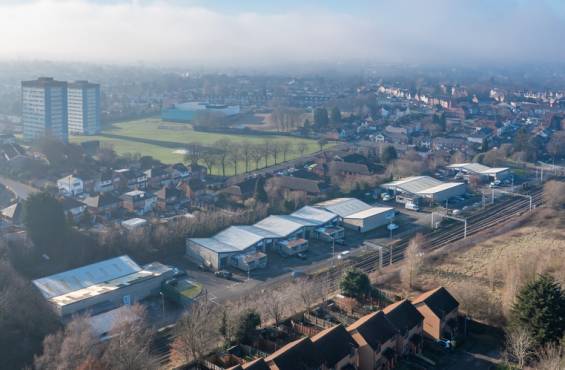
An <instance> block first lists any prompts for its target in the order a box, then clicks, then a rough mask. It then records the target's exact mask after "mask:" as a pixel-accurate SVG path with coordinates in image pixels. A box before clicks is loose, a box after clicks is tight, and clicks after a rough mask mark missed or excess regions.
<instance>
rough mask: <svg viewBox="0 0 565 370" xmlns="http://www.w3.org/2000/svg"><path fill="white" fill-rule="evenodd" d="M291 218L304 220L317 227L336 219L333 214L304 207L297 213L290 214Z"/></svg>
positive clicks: (319, 209)
mask: <svg viewBox="0 0 565 370" xmlns="http://www.w3.org/2000/svg"><path fill="white" fill-rule="evenodd" d="M291 216H293V217H297V218H301V219H305V220H308V221H310V222H312V223H317V224H318V225H322V224H325V223H326V222H330V221H331V220H333V219H334V218H336V217H337V215H336V214H334V213H331V212H328V211H326V210H323V209H321V208H316V207H312V206H304V207H302V208H300V209H299V210H298V211H295V212H293V213H291Z"/></svg>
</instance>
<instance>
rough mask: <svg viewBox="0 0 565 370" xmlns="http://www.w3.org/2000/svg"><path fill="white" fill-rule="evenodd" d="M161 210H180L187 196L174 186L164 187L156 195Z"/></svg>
mask: <svg viewBox="0 0 565 370" xmlns="http://www.w3.org/2000/svg"><path fill="white" fill-rule="evenodd" d="M155 195H156V196H157V207H158V208H159V209H172V208H178V207H179V206H180V205H182V203H183V202H184V201H185V194H184V192H183V191H182V190H180V189H177V188H176V187H174V186H163V187H162V188H161V190H159V191H158V192H156V193H155Z"/></svg>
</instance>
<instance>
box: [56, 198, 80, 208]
mask: <svg viewBox="0 0 565 370" xmlns="http://www.w3.org/2000/svg"><path fill="white" fill-rule="evenodd" d="M60 202H61V204H62V205H63V210H65V211H70V210H71V209H75V208H79V207H84V206H85V204H84V203H82V202H79V201H78V200H76V199H75V198H70V197H63V199H61V200H60Z"/></svg>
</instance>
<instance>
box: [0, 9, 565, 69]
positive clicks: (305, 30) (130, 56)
mask: <svg viewBox="0 0 565 370" xmlns="http://www.w3.org/2000/svg"><path fill="white" fill-rule="evenodd" d="M364 9H365V10H366V11H365V12H355V13H344V12H340V11H338V10H336V9H333V10H332V9H331V8H312V7H310V8H300V7H295V8H293V9H290V10H289V11H286V12H277V13H274V12H271V13H268V12H239V13H233V12H227V11H224V12H222V10H221V9H218V8H209V7H205V6H202V5H188V4H186V3H184V4H183V3H180V2H171V1H158V0H157V1H150V0H149V1H143V2H142V1H113V2H106V3H100V2H93V1H86V0H35V1H33V0H32V1H27V2H12V1H10V2H2V0H0V35H2V36H1V37H0V58H4V59H14V58H24V59H48V60H70V61H91V62H111V63H134V62H138V61H143V62H146V63H154V64H161V65H167V64H168V65H170V64H174V65H204V66H208V65H209V66H215V67H230V66H232V67H242V66H248V67H252V68H253V67H265V66H270V65H276V66H284V65H287V64H288V65H290V64H314V63H353V62H367V61H377V62H410V63H451V62H464V61H470V62H490V61H492V62H537V61H561V60H564V58H565V48H563V47H560V46H559V45H560V43H561V35H563V34H565V21H564V19H563V17H562V13H561V15H559V14H558V12H555V11H554V9H553V8H552V7H551V6H550V5H549V3H547V2H546V1H543V0H532V1H518V0H514V1H512V0H500V2H498V3H497V5H492V4H491V1H484V0H483V1H463V0H429V1H419V0H409V1H408V0H404V1H376V0H375V1H374V2H369V4H368V5H367V6H366V7H365V8H364Z"/></svg>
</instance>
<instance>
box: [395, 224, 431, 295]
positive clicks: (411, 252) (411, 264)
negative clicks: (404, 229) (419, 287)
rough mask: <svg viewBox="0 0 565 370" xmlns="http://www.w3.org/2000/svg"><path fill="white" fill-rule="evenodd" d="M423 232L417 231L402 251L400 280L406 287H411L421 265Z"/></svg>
mask: <svg viewBox="0 0 565 370" xmlns="http://www.w3.org/2000/svg"><path fill="white" fill-rule="evenodd" d="M425 240H426V239H425V237H424V235H423V234H421V233H418V234H416V235H415V236H414V237H413V238H412V239H410V242H409V243H408V248H406V251H405V252H404V265H403V267H402V270H401V272H400V276H401V280H402V283H403V285H404V286H405V287H406V288H412V287H413V285H414V279H415V278H416V276H417V275H418V273H419V272H420V269H421V267H422V262H423V257H424V253H423V250H422V247H423V244H424V242H425Z"/></svg>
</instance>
